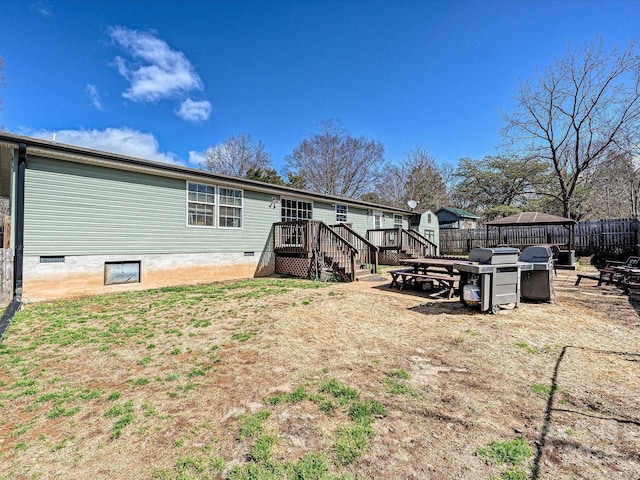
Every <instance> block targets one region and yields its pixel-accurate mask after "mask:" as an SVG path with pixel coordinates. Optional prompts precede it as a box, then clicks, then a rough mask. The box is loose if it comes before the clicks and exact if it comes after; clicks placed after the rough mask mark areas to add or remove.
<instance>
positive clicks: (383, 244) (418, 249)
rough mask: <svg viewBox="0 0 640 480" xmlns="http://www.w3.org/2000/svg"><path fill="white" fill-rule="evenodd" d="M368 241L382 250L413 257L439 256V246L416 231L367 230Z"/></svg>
mask: <svg viewBox="0 0 640 480" xmlns="http://www.w3.org/2000/svg"><path fill="white" fill-rule="evenodd" d="M367 239H368V240H369V242H371V243H372V244H373V245H375V246H376V247H378V248H379V249H380V250H397V251H398V252H404V253H408V254H409V255H411V256H413V257H416V258H417V257H428V256H433V255H437V252H438V246H437V245H436V244H435V243H433V242H431V241H430V240H429V239H427V238H426V237H423V236H422V235H420V234H419V233H418V232H416V231H414V230H405V229H404V228H382V229H378V230H367Z"/></svg>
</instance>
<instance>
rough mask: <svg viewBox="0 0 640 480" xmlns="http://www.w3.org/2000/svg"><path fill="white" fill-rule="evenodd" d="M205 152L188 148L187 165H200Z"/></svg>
mask: <svg viewBox="0 0 640 480" xmlns="http://www.w3.org/2000/svg"><path fill="white" fill-rule="evenodd" d="M206 153H207V152H196V151H195V150H189V165H194V166H196V167H200V164H201V163H202V162H204V158H205V155H206Z"/></svg>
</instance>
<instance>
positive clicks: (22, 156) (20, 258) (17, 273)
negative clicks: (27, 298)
mask: <svg viewBox="0 0 640 480" xmlns="http://www.w3.org/2000/svg"><path fill="white" fill-rule="evenodd" d="M26 166H27V144H26V143H20V145H19V146H18V168H17V172H16V173H17V176H16V210H15V212H16V218H15V224H14V225H15V227H14V228H15V246H14V248H15V256H14V260H13V295H14V298H15V299H18V300H20V299H21V298H22V281H23V266H24V179H25V173H26Z"/></svg>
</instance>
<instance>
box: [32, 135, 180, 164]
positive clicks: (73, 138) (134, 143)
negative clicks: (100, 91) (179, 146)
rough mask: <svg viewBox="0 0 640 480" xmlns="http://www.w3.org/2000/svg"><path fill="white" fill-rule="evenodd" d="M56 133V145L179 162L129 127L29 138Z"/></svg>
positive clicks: (48, 137) (145, 136)
mask: <svg viewBox="0 0 640 480" xmlns="http://www.w3.org/2000/svg"><path fill="white" fill-rule="evenodd" d="M54 134H55V140H56V142H58V143H67V144H69V145H76V146H79V147H85V148H91V149H94V150H102V151H106V152H112V153H118V154H121V155H126V156H129V157H138V158H143V159H147V160H156V161H160V162H166V163H178V159H177V157H176V155H174V154H173V153H170V152H169V153H165V152H162V151H160V145H159V144H158V140H156V138H155V137H154V136H153V134H151V133H144V132H139V131H138V130H133V129H130V128H126V127H125V128H107V129H105V130H56V131H52V130H39V131H37V132H33V133H30V135H31V136H32V137H36V138H42V139H45V140H51V139H52V138H53V136H54Z"/></svg>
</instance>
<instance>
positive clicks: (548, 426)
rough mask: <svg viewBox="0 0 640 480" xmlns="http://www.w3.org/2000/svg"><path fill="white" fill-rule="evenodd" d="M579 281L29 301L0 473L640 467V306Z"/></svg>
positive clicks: (12, 373)
mask: <svg viewBox="0 0 640 480" xmlns="http://www.w3.org/2000/svg"><path fill="white" fill-rule="evenodd" d="M574 280H575V274H574V273H573V272H562V271H560V272H559V276H558V277H557V279H556V282H555V284H556V299H555V301H554V302H553V303H550V304H547V303H523V304H522V305H521V306H520V308H518V309H512V310H503V311H501V312H500V313H499V314H497V315H489V314H480V313H479V312H476V311H474V310H470V309H467V308H465V307H463V306H462V305H461V304H460V303H458V302H457V301H455V300H451V301H450V300H446V299H442V298H440V297H438V296H435V295H428V294H427V293H418V292H413V291H412V292H399V291H397V290H390V289H389V288H388V286H387V285H388V283H389V279H388V278H385V279H384V280H381V281H377V282H375V281H366V282H365V281H363V282H356V283H353V284H326V285H325V284H318V283H313V282H306V281H300V280H293V279H260V280H252V281H246V282H238V283H221V284H217V285H211V286H201V287H191V288H184V289H182V288H177V289H165V290H156V291H151V292H142V293H135V294H124V295H114V296H108V297H95V298H91V299H81V300H76V301H68V302H57V303H47V304H40V305H31V306H27V307H26V308H25V310H24V311H23V312H21V313H19V314H18V315H17V316H16V318H15V319H14V322H13V324H12V326H11V327H10V329H9V331H8V332H7V335H6V339H5V341H4V342H3V344H2V345H0V362H1V363H0V478H2V479H43V480H44V479H106V478H113V479H119V480H125V479H143V478H156V479H165V478H176V479H205V478H282V477H284V476H289V478H362V479H364V478H376V479H482V480H489V479H525V478H530V479H531V478H533V479H553V480H559V479H590V480H593V479H607V480H614V479H638V478H640V395H639V394H638V392H640V335H639V333H640V315H639V313H638V309H637V306H636V308H634V305H633V304H631V303H630V302H629V300H628V299H627V297H625V296H623V295H621V294H620V293H619V292H618V291H617V290H616V289H614V288H613V287H596V286H595V285H594V282H593V281H589V280H583V283H582V285H581V286H580V287H574V286H573V282H574ZM358 412H360V413H362V412H364V417H362V418H360V417H358V416H357V415H358ZM519 438H521V439H522V442H520V441H518V440H517V439H519ZM518 445H519V446H520V447H522V446H523V445H524V449H523V457H522V458H520V459H518V458H513V457H510V456H509V452H508V450H510V449H511V450H516V449H517V448H516V447H517V446H518ZM499 446H503V447H504V449H506V450H507V454H506V456H505V457H504V460H500V459H498V458H497V457H496V455H493V456H492V454H491V452H496V450H497V447H499ZM527 446H528V448H527ZM509 461H512V462H513V463H509ZM305 472H306V473H305Z"/></svg>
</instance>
